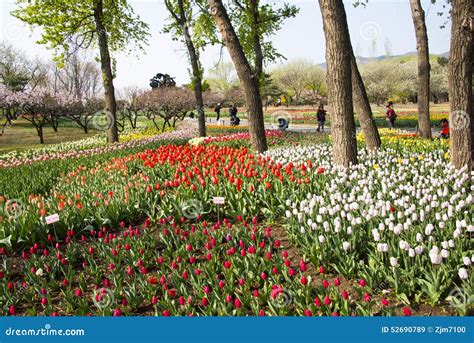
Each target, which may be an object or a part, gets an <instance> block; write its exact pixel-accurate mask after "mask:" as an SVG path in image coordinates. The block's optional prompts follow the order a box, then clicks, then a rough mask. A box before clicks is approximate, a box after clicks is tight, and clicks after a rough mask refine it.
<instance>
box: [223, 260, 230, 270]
mask: <svg viewBox="0 0 474 343" xmlns="http://www.w3.org/2000/svg"><path fill="white" fill-rule="evenodd" d="M230 266H231V262H230V261H225V262H224V268H226V269H229V268H230Z"/></svg>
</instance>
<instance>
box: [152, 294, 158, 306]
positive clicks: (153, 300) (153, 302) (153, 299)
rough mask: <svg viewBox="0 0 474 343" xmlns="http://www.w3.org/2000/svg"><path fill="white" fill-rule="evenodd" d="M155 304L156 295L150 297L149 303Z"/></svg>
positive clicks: (156, 300)
mask: <svg viewBox="0 0 474 343" xmlns="http://www.w3.org/2000/svg"><path fill="white" fill-rule="evenodd" d="M157 302H158V298H157V297H156V295H154V296H152V297H151V303H152V304H153V305H155V304H156V303H157Z"/></svg>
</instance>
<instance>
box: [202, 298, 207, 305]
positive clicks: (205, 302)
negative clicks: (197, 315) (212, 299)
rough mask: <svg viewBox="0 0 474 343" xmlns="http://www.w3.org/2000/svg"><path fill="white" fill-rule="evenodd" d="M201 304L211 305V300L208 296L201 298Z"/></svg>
mask: <svg viewBox="0 0 474 343" xmlns="http://www.w3.org/2000/svg"><path fill="white" fill-rule="evenodd" d="M201 305H202V306H207V305H209V300H207V298H202V300H201Z"/></svg>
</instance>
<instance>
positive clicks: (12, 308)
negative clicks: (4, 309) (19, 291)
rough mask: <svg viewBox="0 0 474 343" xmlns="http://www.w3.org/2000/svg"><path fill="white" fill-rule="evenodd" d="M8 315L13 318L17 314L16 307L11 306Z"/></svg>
mask: <svg viewBox="0 0 474 343" xmlns="http://www.w3.org/2000/svg"><path fill="white" fill-rule="evenodd" d="M8 313H9V314H10V315H12V316H14V315H15V314H16V310H15V307H14V306H10V307H9V308H8Z"/></svg>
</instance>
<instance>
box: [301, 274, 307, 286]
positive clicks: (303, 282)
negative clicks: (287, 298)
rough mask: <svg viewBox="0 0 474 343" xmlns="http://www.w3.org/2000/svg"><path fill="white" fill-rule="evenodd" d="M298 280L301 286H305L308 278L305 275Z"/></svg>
mask: <svg viewBox="0 0 474 343" xmlns="http://www.w3.org/2000/svg"><path fill="white" fill-rule="evenodd" d="M300 281H301V284H302V285H303V286H306V285H307V284H308V279H307V278H306V277H305V276H302V277H301V279H300Z"/></svg>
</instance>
